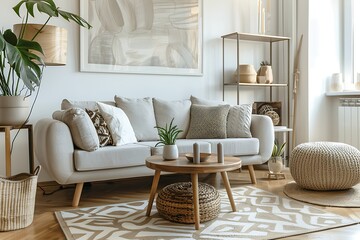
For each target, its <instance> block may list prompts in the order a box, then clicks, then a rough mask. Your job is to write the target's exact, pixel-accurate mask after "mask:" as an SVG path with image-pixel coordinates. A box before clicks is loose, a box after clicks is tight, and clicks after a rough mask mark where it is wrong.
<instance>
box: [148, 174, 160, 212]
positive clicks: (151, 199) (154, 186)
mask: <svg viewBox="0 0 360 240" xmlns="http://www.w3.org/2000/svg"><path fill="white" fill-rule="evenodd" d="M160 173H161V171H160V170H156V171H155V176H154V179H153V182H152V185H151V190H150V196H149V203H148V206H147V210H146V216H150V212H151V208H152V205H153V202H154V198H155V194H156V190H157V186H158V183H159V179H160Z"/></svg>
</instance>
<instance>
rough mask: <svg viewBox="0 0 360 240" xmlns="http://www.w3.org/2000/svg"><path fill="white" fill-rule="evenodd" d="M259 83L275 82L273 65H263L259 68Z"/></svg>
mask: <svg viewBox="0 0 360 240" xmlns="http://www.w3.org/2000/svg"><path fill="white" fill-rule="evenodd" d="M257 80H258V83H267V84H270V83H272V82H273V72H272V68H271V66H261V67H260V70H259V76H258V79H257Z"/></svg>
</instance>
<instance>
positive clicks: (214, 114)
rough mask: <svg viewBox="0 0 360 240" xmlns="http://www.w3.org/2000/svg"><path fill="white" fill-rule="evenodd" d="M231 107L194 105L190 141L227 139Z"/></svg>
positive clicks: (191, 115) (191, 116)
mask: <svg viewBox="0 0 360 240" xmlns="http://www.w3.org/2000/svg"><path fill="white" fill-rule="evenodd" d="M229 108H230V105H220V106H204V105H197V104H193V105H192V106H191V110H190V127H189V131H188V133H187V135H186V138H188V139H210V138H226V120H227V115H228V112H229Z"/></svg>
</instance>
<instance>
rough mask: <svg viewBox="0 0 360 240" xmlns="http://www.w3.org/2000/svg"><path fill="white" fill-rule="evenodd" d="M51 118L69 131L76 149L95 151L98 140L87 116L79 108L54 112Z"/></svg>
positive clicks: (97, 146)
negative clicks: (63, 124)
mask: <svg viewBox="0 0 360 240" xmlns="http://www.w3.org/2000/svg"><path fill="white" fill-rule="evenodd" d="M53 118H54V119H56V120H59V121H62V122H64V123H65V124H66V125H67V126H68V127H69V129H70V132H71V137H72V139H73V142H74V144H75V146H76V147H78V148H80V149H83V150H86V151H95V150H96V149H98V148H99V138H98V135H97V133H96V130H95V127H94V124H93V123H92V121H91V119H90V117H89V115H88V114H87V113H86V112H85V111H84V110H83V109H81V108H70V109H68V110H65V111H56V112H54V113H53Z"/></svg>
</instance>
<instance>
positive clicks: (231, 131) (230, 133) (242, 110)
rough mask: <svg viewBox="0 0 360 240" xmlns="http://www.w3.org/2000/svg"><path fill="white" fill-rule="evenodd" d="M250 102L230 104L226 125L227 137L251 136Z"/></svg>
mask: <svg viewBox="0 0 360 240" xmlns="http://www.w3.org/2000/svg"><path fill="white" fill-rule="evenodd" d="M251 112H252V104H241V105H236V106H232V107H231V108H230V110H229V114H228V118H227V126H226V134H227V137H228V138H251V137H252V136H251V132H250V125H251Z"/></svg>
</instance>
